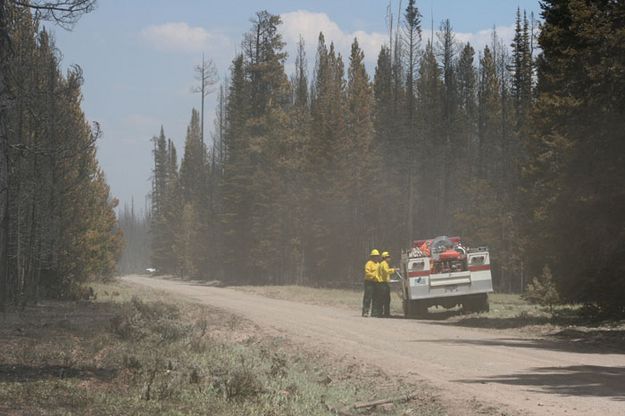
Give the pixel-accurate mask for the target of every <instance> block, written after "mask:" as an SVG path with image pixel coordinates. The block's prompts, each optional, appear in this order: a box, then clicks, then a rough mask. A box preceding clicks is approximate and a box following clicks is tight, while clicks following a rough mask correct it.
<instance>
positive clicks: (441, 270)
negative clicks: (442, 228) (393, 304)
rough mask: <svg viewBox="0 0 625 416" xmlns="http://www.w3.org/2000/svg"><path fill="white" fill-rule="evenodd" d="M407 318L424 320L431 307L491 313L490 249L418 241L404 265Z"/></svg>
mask: <svg viewBox="0 0 625 416" xmlns="http://www.w3.org/2000/svg"><path fill="white" fill-rule="evenodd" d="M400 277H401V279H400V282H399V283H400V285H401V289H400V290H401V294H402V299H403V308H404V316H406V317H407V318H418V317H423V316H425V315H426V314H427V312H428V308H429V307H430V306H442V307H444V308H453V307H455V306H462V310H463V312H465V313H479V312H488V310H489V306H488V294H489V293H492V292H493V283H492V277H491V273H490V255H489V252H488V248H486V247H476V248H469V247H465V246H464V245H463V244H462V242H461V239H460V237H446V236H441V237H436V238H433V239H429V240H417V241H414V242H413V244H412V247H411V248H410V249H409V250H404V251H403V252H402V256H401V264H400Z"/></svg>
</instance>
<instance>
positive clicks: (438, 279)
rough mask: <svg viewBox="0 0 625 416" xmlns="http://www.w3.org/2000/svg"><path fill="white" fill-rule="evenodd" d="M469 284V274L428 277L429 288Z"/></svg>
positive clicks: (444, 274)
mask: <svg viewBox="0 0 625 416" xmlns="http://www.w3.org/2000/svg"><path fill="white" fill-rule="evenodd" d="M468 284H471V272H468V271H466V272H455V273H439V274H432V275H430V287H439V286H448V285H468Z"/></svg>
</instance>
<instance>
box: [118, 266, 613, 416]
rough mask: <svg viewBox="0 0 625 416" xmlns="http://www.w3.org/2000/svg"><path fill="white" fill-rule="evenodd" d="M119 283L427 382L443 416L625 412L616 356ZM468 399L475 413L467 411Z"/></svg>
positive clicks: (432, 325)
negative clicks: (187, 301)
mask: <svg viewBox="0 0 625 416" xmlns="http://www.w3.org/2000/svg"><path fill="white" fill-rule="evenodd" d="M125 280H126V281H129V282H132V283H135V284H140V285H145V286H148V287H154V288H158V289H163V290H167V291H169V292H171V293H176V294H180V295H184V296H187V297H189V298H191V299H193V300H195V301H196V302H200V303H203V304H210V305H213V306H217V307H219V308H222V309H226V310H228V311H232V312H234V313H237V314H240V315H242V316H244V317H246V318H248V319H250V320H252V321H253V322H255V323H256V324H258V325H259V326H261V327H263V328H266V329H267V330H268V331H273V332H274V333H276V334H282V335H283V336H285V337H288V338H289V339H290V340H291V341H292V342H294V343H296V344H300V345H308V346H309V347H312V348H315V349H316V350H318V351H323V352H325V353H326V354H327V355H328V356H329V357H332V358H333V360H335V361H337V362H340V361H341V360H345V359H346V357H353V358H355V359H357V360H358V361H359V362H363V363H367V364H368V365H370V366H372V367H378V368H381V369H383V370H384V372H385V374H388V375H391V376H394V377H399V378H400V379H401V380H404V381H406V382H421V381H425V382H426V383H428V384H429V385H431V386H432V387H433V388H434V389H435V391H436V392H437V396H438V397H440V400H441V402H442V403H444V405H445V409H446V411H447V412H448V413H449V414H458V415H471V414H481V412H483V411H486V412H491V413H493V412H497V414H528V415H562V416H564V415H587V414H604V415H622V414H625V393H624V392H625V355H624V354H623V353H622V352H620V351H612V350H610V349H607V350H606V349H604V348H601V347H596V348H595V347H585V348H580V347H579V346H578V345H576V344H575V343H571V342H569V341H568V340H564V341H562V340H555V339H554V340H552V339H545V338H544V337H528V336H517V335H514V334H511V333H509V332H507V331H504V332H497V331H495V330H491V329H488V330H484V329H482V328H471V327H462V326H458V325H446V324H441V323H440V322H437V321H433V320H430V321H417V320H405V319H374V318H366V319H365V318H361V317H360V314H359V313H358V311H357V310H352V309H350V308H347V307H329V306H323V305H311V304H307V303H301V302H293V301H286V300H278V299H272V298H268V297H264V296H258V295H253V294H249V293H244V292H242V291H240V290H231V289H224V288H215V287H203V286H198V285H193V284H189V283H187V282H180V281H172V280H162V279H154V278H146V277H140V276H131V277H126V278H125ZM474 402H477V403H480V406H481V409H480V410H477V409H476V408H475V407H472V406H471V403H474ZM484 409H486V410H484Z"/></svg>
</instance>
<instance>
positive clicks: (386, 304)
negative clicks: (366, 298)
mask: <svg viewBox="0 0 625 416" xmlns="http://www.w3.org/2000/svg"><path fill="white" fill-rule="evenodd" d="M378 292H379V296H380V300H379V302H380V315H382V316H385V317H389V316H391V286H390V285H389V284H388V283H378Z"/></svg>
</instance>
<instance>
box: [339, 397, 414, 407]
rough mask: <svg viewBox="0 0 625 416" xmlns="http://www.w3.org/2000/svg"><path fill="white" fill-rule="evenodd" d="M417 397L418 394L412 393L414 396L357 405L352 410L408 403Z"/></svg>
mask: <svg viewBox="0 0 625 416" xmlns="http://www.w3.org/2000/svg"><path fill="white" fill-rule="evenodd" d="M416 397H417V394H416V393H412V394H409V395H408V396H403V397H396V398H393V399H380V400H375V401H373V402H368V403H356V404H354V405H353V406H352V407H351V409H354V410H358V409H366V408H368V407H376V406H381V405H383V404H388V403H406V402H409V401H410V400H412V399H415V398H416Z"/></svg>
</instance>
